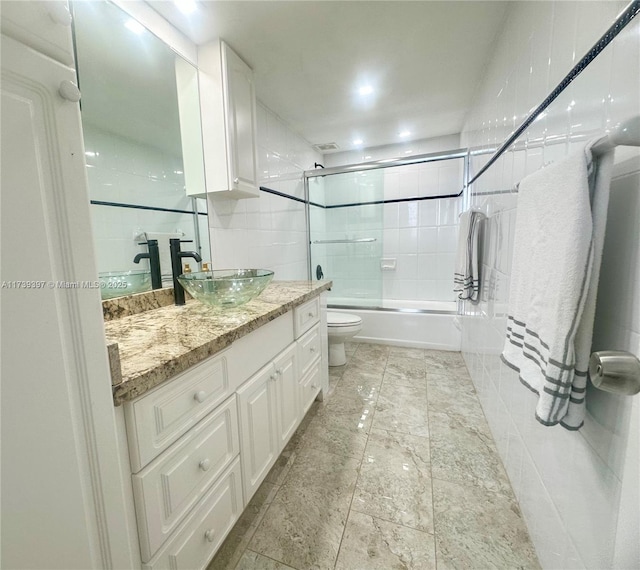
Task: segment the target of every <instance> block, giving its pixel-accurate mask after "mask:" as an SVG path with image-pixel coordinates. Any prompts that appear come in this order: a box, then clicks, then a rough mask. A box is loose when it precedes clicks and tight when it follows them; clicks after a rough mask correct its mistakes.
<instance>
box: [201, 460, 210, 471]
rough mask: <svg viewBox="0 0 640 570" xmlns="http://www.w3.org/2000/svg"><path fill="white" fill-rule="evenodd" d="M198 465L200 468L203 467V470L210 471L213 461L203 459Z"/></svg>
mask: <svg viewBox="0 0 640 570" xmlns="http://www.w3.org/2000/svg"><path fill="white" fill-rule="evenodd" d="M198 467H200V469H202V470H203V471H209V469H211V461H210V460H209V459H203V460H202V461H201V462H200V463H199V464H198Z"/></svg>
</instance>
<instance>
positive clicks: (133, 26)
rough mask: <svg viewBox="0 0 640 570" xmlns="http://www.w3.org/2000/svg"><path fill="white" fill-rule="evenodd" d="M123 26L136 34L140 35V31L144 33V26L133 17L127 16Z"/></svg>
mask: <svg viewBox="0 0 640 570" xmlns="http://www.w3.org/2000/svg"><path fill="white" fill-rule="evenodd" d="M124 26H125V28H127V29H128V30H129V31H131V32H133V33H134V34H136V35H138V36H139V35H140V34H142V33H144V31H145V28H144V26H143V25H142V24H141V23H140V22H136V21H135V20H134V19H133V18H129V19H128V20H127V21H126V22H125V24H124Z"/></svg>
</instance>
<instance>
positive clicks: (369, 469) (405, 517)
mask: <svg viewBox="0 0 640 570" xmlns="http://www.w3.org/2000/svg"><path fill="white" fill-rule="evenodd" d="M351 508H352V510H356V511H358V512H361V513H364V514H368V515H370V516H374V517H378V518H381V519H384V520H387V521H391V522H394V523H398V524H402V525H404V526H408V527H410V528H413V529H417V530H421V531H425V532H430V533H433V506H432V499H431V469H430V459H429V440H428V439H427V438H424V437H418V436H413V435H408V434H404V433H398V432H386V431H381V430H375V429H374V430H371V433H370V434H369V441H368V442H367V447H366V449H365V453H364V460H363V462H362V466H361V467H360V475H359V476H358V481H357V483H356V490H355V494H354V496H353V503H352V505H351Z"/></svg>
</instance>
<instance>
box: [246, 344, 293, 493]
mask: <svg viewBox="0 0 640 570" xmlns="http://www.w3.org/2000/svg"><path fill="white" fill-rule="evenodd" d="M297 353H298V348H297V346H296V344H295V343H292V344H291V345H290V346H289V347H287V348H286V349H285V350H284V351H283V352H282V353H280V354H279V355H278V356H277V357H276V358H275V359H274V360H273V362H270V363H269V364H267V365H266V366H265V367H263V368H262V369H261V370H260V371H259V372H257V373H256V374H255V375H254V376H252V377H251V379H250V380H249V381H248V382H246V383H245V384H244V385H243V386H242V387H241V388H240V390H238V408H239V412H240V430H241V432H242V470H243V474H244V491H245V497H246V499H247V501H249V500H250V499H251V497H252V496H253V494H254V493H255V492H256V491H257V489H258V487H259V486H260V483H262V481H263V479H264V478H265V477H266V475H267V473H268V472H269V469H271V467H272V466H273V464H274V463H275V462H276V459H277V458H278V456H279V455H280V452H281V451H282V450H283V449H284V446H285V445H286V444H287V442H288V441H289V439H290V438H291V436H292V435H293V433H294V432H295V430H296V428H297V427H298V424H299V423H300V419H301V417H300V397H299V393H298V391H299V388H298V366H297Z"/></svg>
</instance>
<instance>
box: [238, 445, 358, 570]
mask: <svg viewBox="0 0 640 570" xmlns="http://www.w3.org/2000/svg"><path fill="white" fill-rule="evenodd" d="M359 465H360V461H359V460H357V459H352V458H349V457H345V456H339V455H336V454H333V453H326V452H322V451H318V450H315V449H312V448H303V449H301V450H300V453H299V455H298V457H297V458H296V461H295V463H294V464H293V466H292V468H291V471H290V472H289V475H288V477H287V480H286V481H285V483H284V484H283V485H282V487H280V490H279V491H278V494H277V495H276V497H275V499H274V500H273V502H272V503H271V505H270V506H269V509H268V510H267V512H266V513H265V515H264V517H263V519H262V522H261V523H260V526H259V527H258V529H257V530H256V531H255V533H254V535H253V538H252V539H251V542H250V543H249V548H250V549H251V550H253V551H254V552H257V553H259V554H262V555H264V556H267V557H269V558H272V559H274V560H278V561H280V562H283V563H284V564H288V565H289V566H292V567H294V568H298V569H301V568H304V569H306V568H319V569H325V568H326V569H330V568H333V567H334V564H335V561H336V558H337V556H338V549H339V547H340V541H341V539H342V533H343V531H344V525H345V524H346V519H347V515H348V512H349V505H350V503H351V498H352V496H353V491H354V488H355V482H356V478H357V475H358V468H359Z"/></svg>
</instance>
